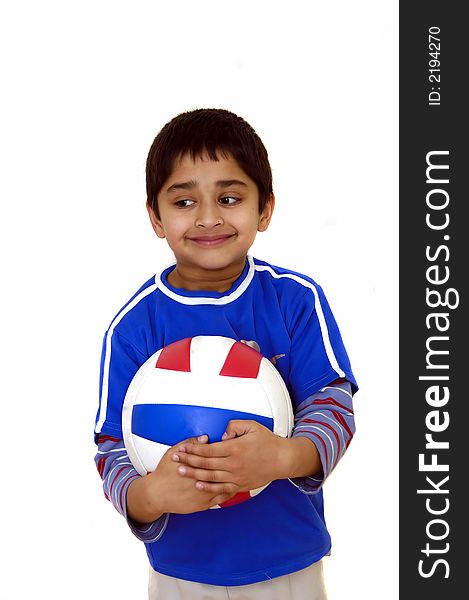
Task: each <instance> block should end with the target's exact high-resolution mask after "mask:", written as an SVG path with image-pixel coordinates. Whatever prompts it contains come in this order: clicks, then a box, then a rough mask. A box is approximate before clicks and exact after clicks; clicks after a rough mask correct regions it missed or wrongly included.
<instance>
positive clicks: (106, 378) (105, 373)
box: [95, 283, 158, 433]
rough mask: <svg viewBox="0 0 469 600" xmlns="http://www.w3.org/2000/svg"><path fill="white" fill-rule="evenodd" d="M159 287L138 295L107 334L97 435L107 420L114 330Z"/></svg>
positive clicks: (149, 287)
mask: <svg viewBox="0 0 469 600" xmlns="http://www.w3.org/2000/svg"><path fill="white" fill-rule="evenodd" d="M157 287H158V286H157V285H156V284H155V283H153V284H152V285H149V286H148V287H147V288H145V289H144V290H142V291H141V292H140V294H137V296H135V298H134V299H133V300H131V302H129V304H127V306H125V307H124V308H123V309H122V310H121V311H120V313H118V314H117V316H116V317H115V319H114V321H113V322H112V323H111V325H110V326H109V329H108V332H107V338H106V353H105V356H104V367H103V387H102V390H101V402H100V404H99V419H98V422H97V423H96V430H95V432H96V433H101V429H102V427H103V425H104V421H105V420H106V413H107V401H108V393H109V365H110V364H111V340H112V334H113V333H114V329H115V328H116V326H117V325H118V324H119V323H120V322H121V321H122V319H123V318H124V317H125V315H126V314H127V313H129V312H130V311H131V310H132V309H133V308H135V306H137V304H138V303H139V302H140V300H143V298H146V297H147V296H149V295H150V294H152V293H153V292H154V291H155V290H156V288H157Z"/></svg>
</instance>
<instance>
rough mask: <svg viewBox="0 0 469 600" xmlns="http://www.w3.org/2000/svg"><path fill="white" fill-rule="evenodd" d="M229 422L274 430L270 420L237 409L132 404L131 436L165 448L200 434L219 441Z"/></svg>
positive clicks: (213, 440)
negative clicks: (254, 423) (251, 423)
mask: <svg viewBox="0 0 469 600" xmlns="http://www.w3.org/2000/svg"><path fill="white" fill-rule="evenodd" d="M232 419H251V420H253V421H257V422H258V423H260V424H261V425H264V426H265V427H267V428H268V429H270V430H271V431H273V430H274V421H273V419H272V418H269V417H263V416H260V415H255V414H252V413H246V412H240V411H237V410H226V409H223V408H212V407H207V406H191V405H186V404H136V405H135V406H134V407H133V411H132V433H134V434H135V435H139V436H140V437H143V438H145V439H147V440H151V441H153V442H160V443H161V444H166V445H167V446H174V444H177V443H178V442H180V441H181V440H184V439H186V438H189V437H194V436H198V435H202V434H204V433H206V434H207V435H208V439H209V442H219V441H221V436H222V435H223V433H224V432H225V430H226V426H227V425H228V421H231V420H232Z"/></svg>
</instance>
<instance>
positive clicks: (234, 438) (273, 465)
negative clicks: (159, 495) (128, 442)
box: [171, 420, 286, 493]
mask: <svg viewBox="0 0 469 600" xmlns="http://www.w3.org/2000/svg"><path fill="white" fill-rule="evenodd" d="M285 441H286V440H285V438H281V437H279V436H278V435H275V434H274V433H272V432H271V431H270V430H269V429H267V427H264V426H263V425H261V424H260V423H258V422H257V421H251V420H233V421H230V422H229V423H228V427H227V429H226V434H224V436H223V439H222V441H221V442H214V443H212V444H200V443H198V444H196V443H193V442H189V443H182V444H179V445H176V446H175V448H176V452H174V451H173V452H172V456H171V459H172V461H173V464H174V463H180V466H179V467H178V469H177V470H178V473H179V475H180V476H182V477H183V478H186V479H188V480H191V481H193V480H194V479H195V480H196V482H197V483H196V486H197V488H198V489H201V490H204V491H207V492H211V493H215V490H218V489H219V487H218V486H220V484H223V483H225V484H231V485H234V486H235V488H236V492H241V491H248V490H252V489H256V488H258V487H261V486H263V485H266V484H267V483H270V482H271V481H272V480H274V479H280V478H281V477H282V475H281V473H283V470H284V469H285V465H284V456H283V455H284V450H285V449H286V446H285ZM227 489H231V487H230V488H227Z"/></svg>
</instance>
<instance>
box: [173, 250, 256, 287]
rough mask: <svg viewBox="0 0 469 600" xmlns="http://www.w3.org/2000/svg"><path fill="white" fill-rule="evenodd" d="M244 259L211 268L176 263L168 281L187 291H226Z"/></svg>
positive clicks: (241, 269)
mask: <svg viewBox="0 0 469 600" xmlns="http://www.w3.org/2000/svg"><path fill="white" fill-rule="evenodd" d="M245 260H246V259H245V258H244V259H243V260H242V261H241V262H239V263H234V264H231V265H230V266H229V267H227V268H224V269H211V270H193V269H190V268H186V267H185V266H184V265H181V264H179V263H178V264H177V265H176V267H175V268H174V269H173V270H172V271H171V273H170V274H169V275H168V283H170V284H171V285H172V286H173V287H175V288H182V289H185V290H189V291H207V292H226V291H227V290H229V289H230V287H231V286H232V285H233V283H234V282H235V281H236V280H237V279H238V277H239V276H240V275H241V273H242V272H243V269H244V265H245Z"/></svg>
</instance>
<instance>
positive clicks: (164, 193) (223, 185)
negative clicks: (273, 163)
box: [148, 155, 274, 291]
mask: <svg viewBox="0 0 469 600" xmlns="http://www.w3.org/2000/svg"><path fill="white" fill-rule="evenodd" d="M273 207H274V197H273V195H272V197H271V199H270V200H269V201H268V202H267V203H266V206H265V208H264V210H263V211H262V213H261V214H259V193H258V189H257V185H256V184H255V182H254V181H253V180H252V179H251V178H250V177H248V175H246V173H245V172H244V171H243V170H242V169H241V167H240V166H239V165H238V163H237V162H236V160H234V159H233V158H225V157H223V156H220V157H219V160H218V161H212V160H210V159H209V158H208V157H201V158H196V159H195V160H193V159H192V158H191V157H190V156H188V155H184V156H183V157H182V158H181V159H180V160H179V161H177V162H176V163H175V165H174V168H173V171H172V173H171V175H170V176H169V177H168V179H167V181H166V182H165V183H164V185H163V187H162V189H161V191H160V193H159V194H158V208H159V213H160V216H159V218H158V217H156V215H155V214H154V212H153V211H152V210H151V209H150V208H148V211H149V215H150V219H151V222H152V225H153V228H154V230H155V232H156V234H157V235H158V237H160V238H166V240H167V242H168V244H169V246H170V247H171V249H172V251H173V252H174V255H175V257H176V261H177V266H176V270H175V271H176V273H175V276H174V277H173V280H174V281H177V283H178V287H186V288H187V289H204V286H206V285H207V284H208V283H210V282H211V283H212V284H214V285H211V287H212V289H216V287H217V286H216V281H217V279H218V280H219V281H220V282H222V281H226V280H227V279H230V277H231V278H232V276H234V275H236V274H237V275H239V274H240V273H241V271H242V269H243V267H244V263H245V259H246V254H247V253H248V251H249V248H250V247H251V246H252V244H253V242H254V239H255V237H256V234H257V232H258V231H265V230H266V229H267V227H268V225H269V223H270V218H271V215H272V211H273ZM197 282H200V285H199V286H198V284H197ZM170 283H173V282H171V281H170ZM221 287H223V284H222V286H221ZM220 291H222V290H220Z"/></svg>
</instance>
